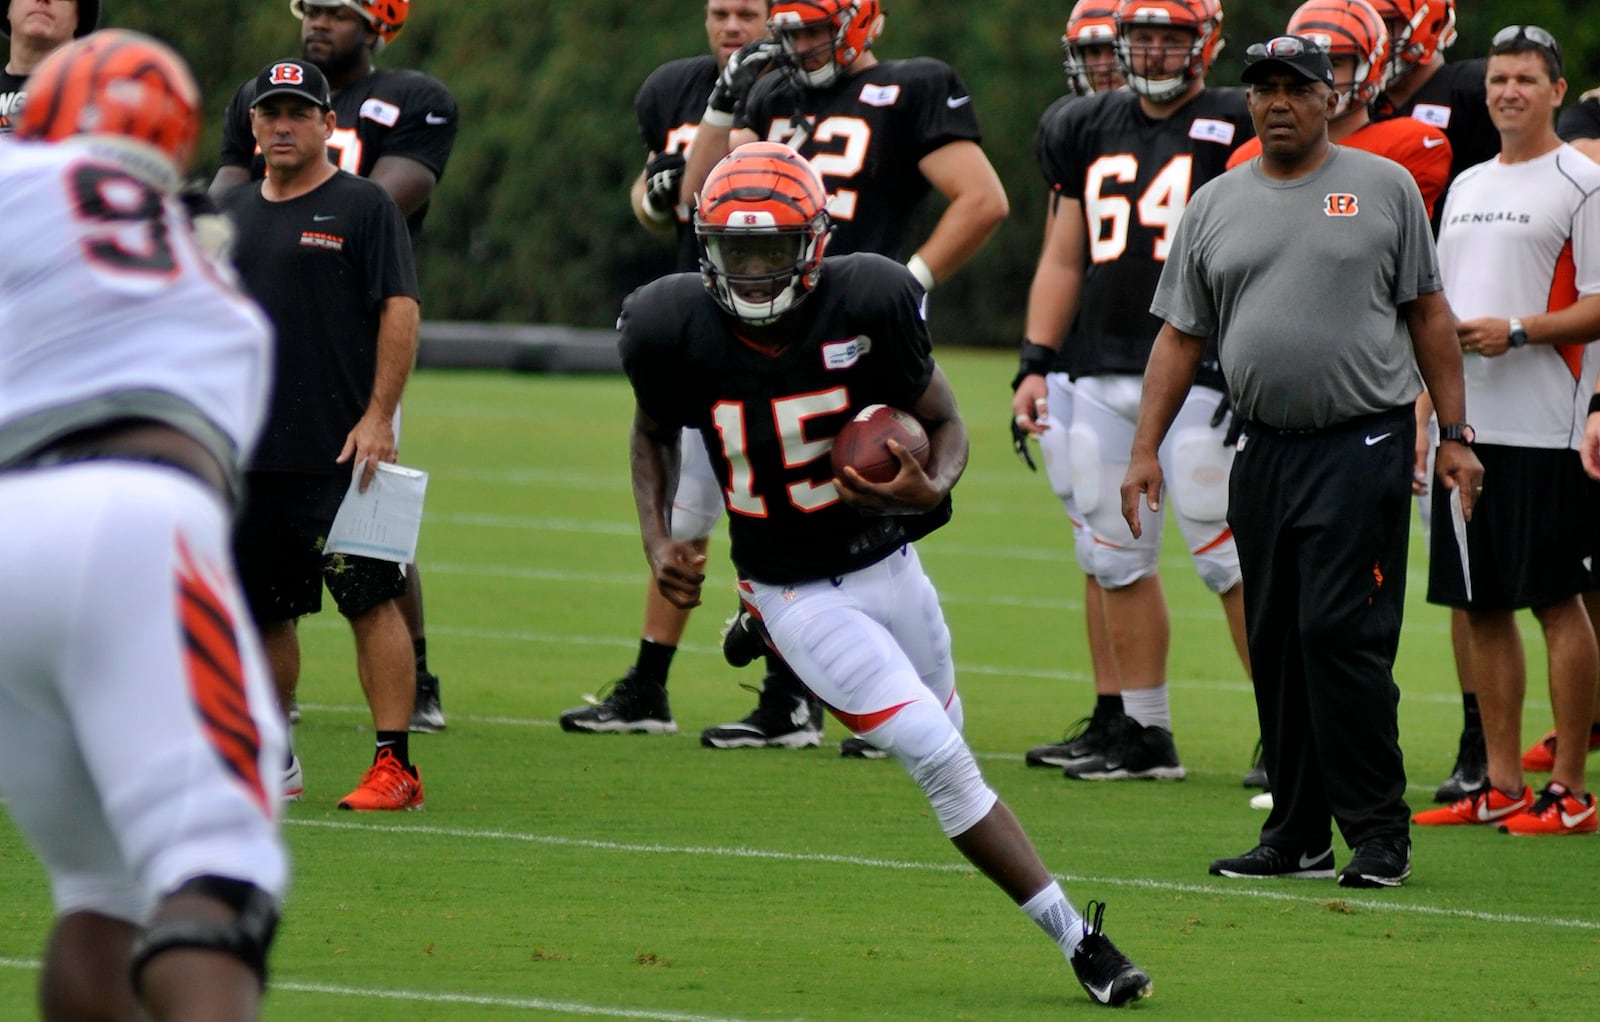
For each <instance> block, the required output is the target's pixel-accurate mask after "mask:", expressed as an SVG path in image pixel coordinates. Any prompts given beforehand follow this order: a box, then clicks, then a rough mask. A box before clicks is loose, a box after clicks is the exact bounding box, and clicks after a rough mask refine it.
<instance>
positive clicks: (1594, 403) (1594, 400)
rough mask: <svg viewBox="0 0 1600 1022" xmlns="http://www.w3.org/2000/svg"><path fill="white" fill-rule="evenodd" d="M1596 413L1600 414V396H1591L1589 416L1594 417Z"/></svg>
mask: <svg viewBox="0 0 1600 1022" xmlns="http://www.w3.org/2000/svg"><path fill="white" fill-rule="evenodd" d="M1595 412H1600V394H1590V395H1589V414H1590V415H1593V414H1594V413H1595Z"/></svg>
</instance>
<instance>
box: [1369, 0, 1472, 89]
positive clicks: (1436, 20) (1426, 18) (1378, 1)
mask: <svg viewBox="0 0 1600 1022" xmlns="http://www.w3.org/2000/svg"><path fill="white" fill-rule="evenodd" d="M1372 6H1373V7H1375V8H1376V9H1377V11H1378V16H1379V17H1381V18H1382V19H1383V20H1384V21H1385V22H1386V23H1387V24H1389V25H1392V26H1395V27H1394V30H1393V34H1392V35H1391V36H1390V39H1389V61H1390V63H1391V64H1392V65H1393V74H1395V75H1398V74H1400V73H1401V72H1403V71H1405V70H1406V69H1407V66H1408V65H1412V64H1426V63H1427V62H1428V61H1430V60H1432V59H1433V55H1434V54H1435V53H1436V52H1438V51H1439V50H1445V49H1449V48H1450V44H1451V43H1453V42H1455V41H1456V4H1455V0H1372Z"/></svg>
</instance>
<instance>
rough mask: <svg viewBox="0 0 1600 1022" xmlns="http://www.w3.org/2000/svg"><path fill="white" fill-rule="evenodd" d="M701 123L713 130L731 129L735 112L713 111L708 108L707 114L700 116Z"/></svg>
mask: <svg viewBox="0 0 1600 1022" xmlns="http://www.w3.org/2000/svg"><path fill="white" fill-rule="evenodd" d="M700 123H701V124H704V125H707V126H708V127H712V128H731V127H733V111H732V110H713V109H712V108H711V107H709V106H708V107H706V110H705V113H703V114H701V115H700Z"/></svg>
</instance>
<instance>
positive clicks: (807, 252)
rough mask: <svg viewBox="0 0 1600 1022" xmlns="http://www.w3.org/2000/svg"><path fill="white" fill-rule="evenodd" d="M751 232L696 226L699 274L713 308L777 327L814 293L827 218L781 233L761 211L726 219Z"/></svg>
mask: <svg viewBox="0 0 1600 1022" xmlns="http://www.w3.org/2000/svg"><path fill="white" fill-rule="evenodd" d="M728 219H729V220H730V221H734V222H748V221H755V223H754V224H751V225H750V226H741V227H728V226H724V225H710V224H704V223H700V224H697V225H696V229H695V230H696V234H698V235H699V238H700V252H701V258H700V272H701V274H702V276H703V277H704V278H705V283H706V288H707V290H709V291H710V292H711V297H712V298H714V299H716V302H717V304H718V305H720V306H722V308H724V309H726V310H727V311H728V312H730V313H732V314H733V315H735V316H737V317H738V318H739V319H741V320H743V321H744V322H746V323H749V324H751V325H753V326H764V325H766V324H769V323H774V322H776V321H777V320H778V319H779V318H781V317H782V316H783V315H784V314H785V313H787V312H789V311H790V310H791V309H793V308H794V307H795V306H796V305H798V304H799V303H800V302H801V301H802V300H803V299H804V298H805V296H806V295H808V294H810V293H811V290H812V289H813V288H814V287H816V285H817V279H818V277H819V276H820V275H821V271H822V242H823V240H824V239H825V238H826V237H827V231H828V225H827V219H828V216H827V214H826V213H821V214H819V215H818V216H817V217H816V218H814V219H813V220H811V221H809V222H808V223H805V224H800V225H796V226H789V227H783V226H779V225H777V224H776V223H774V222H773V218H772V215H771V214H770V213H767V212H766V211H764V210H752V211H748V212H741V211H739V210H737V209H735V210H734V211H733V212H732V213H731V214H730V215H729V217H728Z"/></svg>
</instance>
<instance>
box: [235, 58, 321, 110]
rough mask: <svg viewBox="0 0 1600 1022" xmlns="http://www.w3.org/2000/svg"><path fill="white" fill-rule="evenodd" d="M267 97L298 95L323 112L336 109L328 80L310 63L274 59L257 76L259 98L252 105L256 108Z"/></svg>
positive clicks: (252, 101)
mask: <svg viewBox="0 0 1600 1022" xmlns="http://www.w3.org/2000/svg"><path fill="white" fill-rule="evenodd" d="M268 96H299V97H300V98H301V99H307V100H310V101H311V102H313V103H315V104H316V105H317V106H320V107H321V108H322V109H324V110H332V109H333V95H332V93H330V92H329V91H328V79H327V78H325V77H323V74H322V71H321V70H320V69H318V67H317V65H315V64H313V63H311V62H310V61H308V60H292V59H284V60H275V61H273V62H272V63H270V64H268V65H267V66H266V67H264V68H262V70H261V73H260V74H258V75H256V95H255V99H253V100H251V101H250V105H251V106H255V105H256V104H257V103H260V102H261V101H262V100H264V99H266V98H267V97H268Z"/></svg>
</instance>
